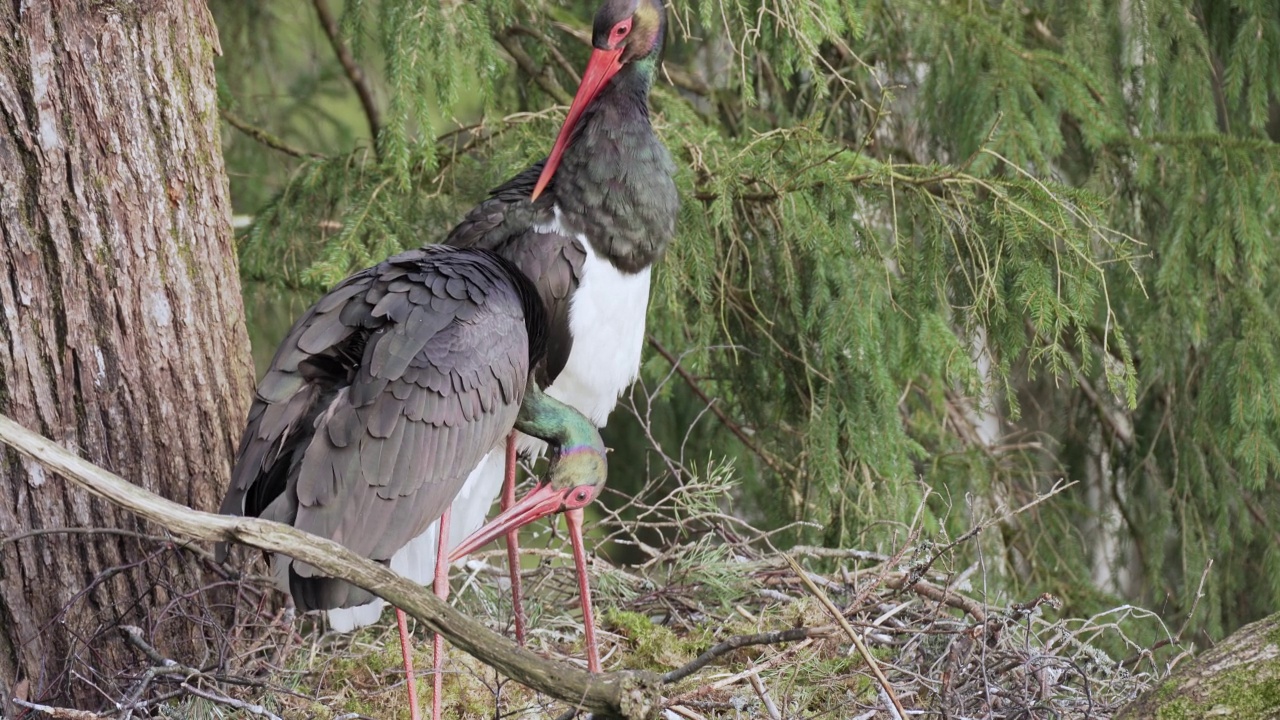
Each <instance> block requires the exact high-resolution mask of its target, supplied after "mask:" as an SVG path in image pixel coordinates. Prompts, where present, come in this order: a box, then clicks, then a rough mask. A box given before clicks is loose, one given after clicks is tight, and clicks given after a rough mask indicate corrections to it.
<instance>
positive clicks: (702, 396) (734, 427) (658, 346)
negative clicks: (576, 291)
mask: <svg viewBox="0 0 1280 720" xmlns="http://www.w3.org/2000/svg"><path fill="white" fill-rule="evenodd" d="M648 340H649V347H651V348H653V349H654V350H656V351H657V352H658V354H659V355H661V356H662V357H663V358H665V359H666V361H667V362H669V363H671V367H672V368H673V369H674V370H675V371H676V373H677V374H678V375H680V379H682V380H684V382H685V384H686V385H688V386H689V389H690V390H692V391H693V394H694V395H697V396H698V399H699V400H701V401H702V402H704V403H706V404H707V407H709V408H711V412H712V413H714V414H715V416H716V417H717V418H718V419H719V420H720V422H721V424H723V425H724V426H725V427H726V428H728V429H729V432H731V433H733V435H734V437H736V438H738V440H739V441H740V442H741V443H742V444H743V445H744V446H746V448H747V449H748V450H750V451H751V452H752V453H754V454H755V455H756V457H758V458H760V459H761V460H763V461H764V463H765V464H766V465H768V466H769V469H770V470H772V471H774V472H776V473H782V472H783V468H782V467H781V463H780V462H779V461H778V459H777V458H775V457H773V456H772V455H770V454H769V453H768V452H766V451H765V449H764V448H762V447H760V446H759V445H757V444H755V443H754V442H752V440H751V437H750V436H749V435H747V433H746V431H744V430H743V429H742V426H740V425H738V423H736V422H734V421H733V420H732V419H731V418H730V417H729V416H728V415H726V414H725V412H724V411H723V410H721V409H720V407H719V405H718V404H717V403H716V401H715V400H713V399H712V398H711V397H710V396H708V395H707V393H706V392H705V391H703V389H702V388H701V387H699V386H698V381H697V380H695V379H694V378H693V376H692V375H690V374H689V371H688V370H685V369H684V368H683V367H680V360H679V359H678V358H676V356H675V355H672V354H671V351H669V350H667V349H666V348H665V347H663V345H662V343H660V342H658V339H657V338H655V337H654V336H652V335H649V336H648Z"/></svg>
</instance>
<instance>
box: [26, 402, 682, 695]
mask: <svg viewBox="0 0 1280 720" xmlns="http://www.w3.org/2000/svg"><path fill="white" fill-rule="evenodd" d="M0 442H4V443H5V444H7V445H10V446H12V447H13V448H14V449H15V450H17V451H18V452H20V453H22V454H23V455H25V456H27V457H29V458H31V459H33V460H36V461H38V462H41V463H43V464H44V465H46V466H47V467H49V468H50V469H51V470H54V471H55V472H57V473H58V474H60V475H62V476H63V477H66V478H67V479H69V480H71V481H72V482H74V483H76V484H77V485H80V486H81V487H83V488H85V489H86V490H88V491H89V492H90V493H92V494H94V495H97V496H98V497H101V498H103V499H106V500H108V501H110V502H112V503H114V504H116V505H119V506H120V507H122V508H124V509H126V510H128V511H129V512H132V513H134V514H136V515H139V516H141V517H143V518H146V519H147V520H150V521H152V522H155V523H158V524H160V525H162V526H164V527H165V528H166V529H167V530H168V531H170V532H172V533H174V534H177V535H182V536H185V537H191V538H196V539H199V540H204V541H208V542H219V541H232V542H240V543H244V544H245V545H250V546H252V547H255V548H259V549H262V550H266V551H269V552H278V553H283V554H285V555H288V556H290V557H292V558H294V559H297V560H301V561H303V562H305V563H308V564H311V565H314V566H315V567H317V568H319V569H320V570H321V571H322V572H324V573H325V574H327V575H330V576H332V577H336V578H340V579H342V580H345V581H347V582H350V583H353V584H355V585H358V586H359V587H362V588H364V589H366V590H369V591H370V592H372V593H374V594H375V595H378V596H379V597H381V598H383V599H385V600H386V601H387V602H389V603H391V604H392V605H394V606H396V607H398V608H401V609H402V610H404V611H405V612H406V613H408V614H410V615H412V616H414V617H415V618H417V619H418V620H419V621H420V622H422V623H424V624H425V625H426V626H427V628H428V629H429V630H431V631H432V632H437V633H440V634H441V635H444V636H445V637H446V638H448V640H449V642H450V643H451V644H453V645H454V646H456V647H459V648H462V649H463V650H464V651H466V652H467V653H469V654H471V655H472V656H474V657H476V658H477V659H479V660H480V661H481V662H484V663H485V664H486V665H489V666H491V667H493V668H495V669H497V670H498V671H500V672H502V673H503V674H505V675H507V676H509V677H511V678H512V679H514V680H516V681H517V682H520V683H522V684H524V685H527V686H529V687H531V688H533V689H535V690H537V691H539V692H542V693H545V694H547V695H549V696H551V697H554V698H556V699H558V700H562V701H564V702H566V703H569V704H571V705H574V706H576V707H579V708H581V709H583V710H587V711H590V712H594V713H600V714H604V715H615V716H621V717H624V718H629V719H630V718H636V719H637V720H639V719H647V718H652V717H656V715H657V713H658V710H659V708H660V703H659V698H658V694H657V687H658V683H659V678H658V677H657V676H656V675H654V674H653V673H645V672H634V671H626V672H616V673H603V674H599V675H592V674H590V673H587V672H585V671H583V670H580V669H578V668H576V667H574V666H573V665H570V664H568V663H564V662H559V661H555V660H548V659H545V658H541V657H538V656H537V655H534V654H533V653H531V652H529V651H528V650H525V649H523V648H520V647H517V646H516V644H515V643H513V642H511V641H510V640H508V639H506V638H504V637H502V636H500V635H497V634H495V633H493V632H492V631H490V630H489V629H488V628H486V627H485V626H484V625H482V624H480V623H478V622H476V621H475V620H472V619H471V618H469V617H466V616H464V615H462V614H461V613H459V612H458V611H457V610H454V609H453V608H451V607H449V606H448V605H447V604H445V603H444V602H443V601H441V600H440V599H438V598H437V597H436V596H435V595H434V594H432V593H431V592H430V591H429V590H427V589H425V588H423V587H420V586H418V585H416V584H414V583H413V582H412V581H410V580H409V579H407V578H404V577H401V576H400V575H397V574H396V573H394V572H392V571H391V570H390V569H388V568H386V567H384V566H382V565H379V564H377V563H374V562H372V561H370V560H367V559H365V558H362V557H360V556H358V555H356V554H355V553H353V552H351V551H350V550H348V549H347V548H345V547H343V546H342V545H340V544H338V543H336V542H334V541H332V540H327V539H325V538H320V537H317V536H314V535H311V534H308V533H304V532H302V531H300V530H296V529H294V528H292V527H289V526H288V525H283V524H280V523H276V522H270V521H267V520H260V519H257V518H242V517H230V516H226V515H215V514H213V513H207V512H200V511H198V510H192V509H191V508H188V507H185V506H183V505H179V504H177V503H175V502H171V501H169V500H166V499H164V498H162V497H160V496H159V495H156V494H155V493H152V492H149V491H147V490H144V489H142V488H140V487H138V486H136V485H132V484H130V483H129V482H128V481H126V480H125V479H123V478H121V477H120V476H118V475H115V474H113V473H111V472H108V471H107V470H104V469H102V468H100V467H98V466H96V465H94V464H92V463H90V462H88V461H86V460H84V459H82V458H79V457H77V456H76V455H74V454H72V453H70V452H68V451H67V450H65V449H63V448H61V447H59V446H58V445H56V444H54V443H53V442H50V441H49V440H47V439H45V438H43V437H41V436H40V435H37V434H35V433H33V432H31V431H30V430H27V429H26V428H24V427H22V426H21V425H18V424H17V423H15V422H14V421H13V420H11V419H9V418H8V417H6V416H4V415H0Z"/></svg>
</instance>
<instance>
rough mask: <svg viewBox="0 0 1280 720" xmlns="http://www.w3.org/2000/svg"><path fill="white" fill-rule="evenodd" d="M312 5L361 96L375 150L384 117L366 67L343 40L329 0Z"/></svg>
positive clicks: (320, 0) (314, 1)
mask: <svg viewBox="0 0 1280 720" xmlns="http://www.w3.org/2000/svg"><path fill="white" fill-rule="evenodd" d="M311 4H312V6H314V7H315V9H316V16H317V17H318V18H319V19H320V26H321V27H322V28H324V34H325V37H327V38H329V45H330V46H332V47H333V53H334V54H335V55H337V56H338V62H339V63H341V64H342V71H343V72H344V73H346V75H347V79H348V80H350V81H351V86H352V87H353V88H355V91H356V95H357V96H359V98H360V105H361V107H363V108H364V116H365V120H367V121H368V123H369V137H370V138H371V139H372V140H373V147H374V151H375V152H376V151H377V149H378V133H379V132H380V131H381V130H382V117H381V113H380V112H379V111H378V104H377V103H376V102H375V101H374V99H373V90H372V88H370V87H369V79H368V77H367V76H366V75H365V74H364V69H363V68H361V67H360V65H359V64H357V63H356V59H355V57H354V56H353V55H352V54H351V49H350V48H348V47H347V44H346V43H344V42H342V35H341V31H340V30H339V29H338V20H337V18H335V17H334V16H333V11H332V10H330V9H329V3H328V2H327V0H311Z"/></svg>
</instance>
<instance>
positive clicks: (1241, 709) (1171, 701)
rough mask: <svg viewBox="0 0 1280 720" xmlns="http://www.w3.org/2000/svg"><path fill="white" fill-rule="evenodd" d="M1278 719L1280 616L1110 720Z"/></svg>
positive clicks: (1249, 629) (1230, 640)
mask: <svg viewBox="0 0 1280 720" xmlns="http://www.w3.org/2000/svg"><path fill="white" fill-rule="evenodd" d="M1208 717H1221V718H1232V720H1263V719H1264V718H1265V719H1270V718H1277V717H1280V614H1277V615H1272V616H1271V617H1268V618H1265V619H1263V620H1259V621H1258V622H1255V623H1253V624H1251V625H1246V626H1244V627H1242V628H1240V629H1239V630H1237V631H1235V632H1234V633H1232V634H1231V635H1229V636H1228V637H1227V638H1226V639H1225V640H1223V641H1222V642H1220V643H1218V644H1217V645H1216V646H1214V648H1213V649H1212V650H1209V651H1208V652H1206V653H1204V654H1202V655H1200V656H1199V657H1197V658H1196V659H1195V660H1194V661H1192V662H1190V663H1188V664H1187V665H1184V666H1183V667H1181V668H1179V669H1178V670H1177V671H1176V672H1174V674H1173V675H1171V676H1169V677H1168V678H1166V679H1165V681H1164V682H1162V683H1160V684H1159V685H1157V686H1156V687H1154V688H1152V689H1151V690H1150V691H1148V692H1147V693H1146V694H1145V695H1143V696H1142V697H1140V698H1138V700H1137V701H1136V702H1134V703H1132V704H1131V705H1129V706H1127V707H1125V708H1124V709H1123V710H1121V711H1120V713H1118V714H1117V715H1116V720H1144V719H1145V718H1158V719H1159V720H1191V718H1208Z"/></svg>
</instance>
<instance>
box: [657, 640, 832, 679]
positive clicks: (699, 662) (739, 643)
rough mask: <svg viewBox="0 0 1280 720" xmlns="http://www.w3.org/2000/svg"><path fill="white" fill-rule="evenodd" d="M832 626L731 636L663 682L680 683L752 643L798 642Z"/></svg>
mask: <svg viewBox="0 0 1280 720" xmlns="http://www.w3.org/2000/svg"><path fill="white" fill-rule="evenodd" d="M830 631H831V628H829V627H824V628H807V627H802V628H791V629H789V630H778V631H776V632H767V633H756V634H755V635H738V636H737V637H731V638H729V639H728V640H725V641H724V642H720V643H716V644H715V645H712V646H711V647H710V648H708V649H707V651H706V652H704V653H702V654H701V655H699V656H698V657H696V658H694V659H693V660H692V661H690V662H688V663H686V664H685V665H683V666H682V667H679V668H676V669H675V670H672V671H671V672H669V673H667V674H666V675H663V676H662V682H664V683H667V684H668V685H670V684H671V683H678V682H680V681H681V680H683V679H685V678H687V677H689V676H690V675H692V674H694V673H696V672H698V671H699V670H701V669H702V668H704V667H706V665H707V664H708V663H710V662H711V661H712V660H715V659H716V658H718V657H720V656H721V655H725V654H727V653H731V652H733V651H734V650H737V649H738V648H744V647H750V646H752V645H778V644H780V643H788V642H798V641H800V640H804V639H805V638H810V637H813V636H815V635H818V634H820V633H828V632H830Z"/></svg>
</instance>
